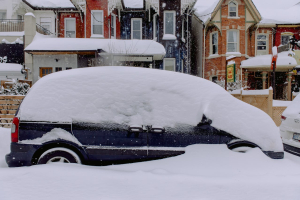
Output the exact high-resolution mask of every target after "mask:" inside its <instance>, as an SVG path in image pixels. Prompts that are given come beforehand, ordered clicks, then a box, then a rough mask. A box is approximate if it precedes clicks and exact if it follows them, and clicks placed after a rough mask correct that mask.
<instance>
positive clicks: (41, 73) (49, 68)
mask: <svg viewBox="0 0 300 200" xmlns="http://www.w3.org/2000/svg"><path fill="white" fill-rule="evenodd" d="M44 69H48V70H51V72H50V73H49V74H52V73H53V68H52V67H40V78H42V77H44V76H47V75H48V74H44V75H43V70H44Z"/></svg>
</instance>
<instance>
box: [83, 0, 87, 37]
mask: <svg viewBox="0 0 300 200" xmlns="http://www.w3.org/2000/svg"><path fill="white" fill-rule="evenodd" d="M85 4H86V1H85ZM84 7H85V15H84V38H86V14H87V11H86V8H87V6H84Z"/></svg>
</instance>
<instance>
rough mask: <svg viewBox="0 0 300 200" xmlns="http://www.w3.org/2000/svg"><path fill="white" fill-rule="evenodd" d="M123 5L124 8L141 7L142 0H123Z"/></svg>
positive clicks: (142, 4)
mask: <svg viewBox="0 0 300 200" xmlns="http://www.w3.org/2000/svg"><path fill="white" fill-rule="evenodd" d="M124 5H125V7H126V8H143V7H144V1H143V0H124Z"/></svg>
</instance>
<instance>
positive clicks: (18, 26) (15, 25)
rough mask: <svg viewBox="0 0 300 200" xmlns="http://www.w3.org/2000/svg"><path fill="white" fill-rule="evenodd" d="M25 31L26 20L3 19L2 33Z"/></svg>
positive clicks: (0, 22)
mask: <svg viewBox="0 0 300 200" xmlns="http://www.w3.org/2000/svg"><path fill="white" fill-rule="evenodd" d="M21 31H24V20H22V19H1V20H0V32H21Z"/></svg>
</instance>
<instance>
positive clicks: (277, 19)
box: [194, 0, 300, 24]
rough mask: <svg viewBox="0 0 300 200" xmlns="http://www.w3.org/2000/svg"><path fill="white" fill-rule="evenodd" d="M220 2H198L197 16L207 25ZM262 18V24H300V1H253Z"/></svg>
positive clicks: (215, 0) (214, 0)
mask: <svg viewBox="0 0 300 200" xmlns="http://www.w3.org/2000/svg"><path fill="white" fill-rule="evenodd" d="M218 2H219V0H211V1H207V0H198V1H197V3H196V4H195V6H194V9H195V15H196V16H197V17H198V18H199V19H201V20H202V21H203V22H204V23H206V22H207V21H208V20H210V18H211V13H212V12H213V11H214V9H215V8H216V6H217V4H218ZM252 2H253V3H254V5H255V7H256V8H257V10H258V11H259V13H260V14H261V16H262V20H261V21H260V24H295V23H296V24H298V23H300V12H299V10H300V4H299V0H286V1H282V0H263V1H262V0H252Z"/></svg>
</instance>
